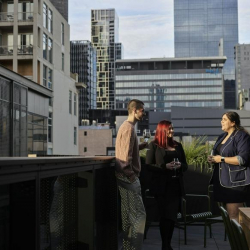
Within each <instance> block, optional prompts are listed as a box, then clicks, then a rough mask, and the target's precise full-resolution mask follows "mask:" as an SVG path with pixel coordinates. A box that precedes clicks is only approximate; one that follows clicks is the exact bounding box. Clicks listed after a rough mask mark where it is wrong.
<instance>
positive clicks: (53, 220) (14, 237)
mask: <svg viewBox="0 0 250 250" xmlns="http://www.w3.org/2000/svg"><path fill="white" fill-rule="evenodd" d="M114 162H115V158H114V157H108V156H107V157H105V156H104V157H53V156H52V157H37V158H28V157H0V166H1V167H0V215H1V217H0V219H1V220H0V228H1V234H0V249H34V250H45V249H67V250H78V249H89V250H94V249H95V250H117V249H118V223H117V217H118V216H117V212H118V206H117V204H118V200H117V199H118V196H117V186H116V178H115V174H114ZM24 225H25V230H23V228H24Z"/></svg>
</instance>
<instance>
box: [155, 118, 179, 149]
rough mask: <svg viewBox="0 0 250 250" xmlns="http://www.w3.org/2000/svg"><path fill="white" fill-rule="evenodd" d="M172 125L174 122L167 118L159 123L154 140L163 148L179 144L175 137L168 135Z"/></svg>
mask: <svg viewBox="0 0 250 250" xmlns="http://www.w3.org/2000/svg"><path fill="white" fill-rule="evenodd" d="M170 125H172V123H171V122H169V121H167V120H163V121H160V122H159V123H158V125H157V128H156V132H155V140H154V141H155V144H156V145H158V146H159V147H161V148H167V146H170V147H176V146H177V144H176V142H175V141H174V139H173V137H167V132H168V130H169V127H170Z"/></svg>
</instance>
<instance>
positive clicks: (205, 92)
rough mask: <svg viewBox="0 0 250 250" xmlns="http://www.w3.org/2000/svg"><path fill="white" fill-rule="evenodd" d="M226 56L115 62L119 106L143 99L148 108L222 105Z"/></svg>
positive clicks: (168, 108) (116, 98) (123, 106)
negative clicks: (223, 70)
mask: <svg viewBox="0 0 250 250" xmlns="http://www.w3.org/2000/svg"><path fill="white" fill-rule="evenodd" d="M225 61H226V57H218V56H217V57H200V58H154V59H123V60H117V61H116V74H115V75H116V78H115V84H116V86H115V100H116V109H118V110H126V109H127V103H128V102H129V101H130V100H131V99H135V98H136V99H137V98H138V99H140V100H142V101H143V102H144V104H145V108H146V110H149V111H155V112H170V111H171V106H183V107H220V108H222V106H223V104H222V103H223V94H222V92H223V75H222V69H223V65H224V63H225Z"/></svg>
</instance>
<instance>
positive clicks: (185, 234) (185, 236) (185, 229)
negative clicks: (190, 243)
mask: <svg viewBox="0 0 250 250" xmlns="http://www.w3.org/2000/svg"><path fill="white" fill-rule="evenodd" d="M184 242H185V245H187V226H186V224H184Z"/></svg>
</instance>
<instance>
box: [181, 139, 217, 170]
mask: <svg viewBox="0 0 250 250" xmlns="http://www.w3.org/2000/svg"><path fill="white" fill-rule="evenodd" d="M182 146H183V149H184V152H185V155H186V160H187V164H188V165H194V166H195V168H196V169H200V170H201V172H202V171H203V170H205V171H207V172H210V171H211V166H210V164H209V163H208V162H207V157H208V155H210V153H211V150H212V148H213V145H211V144H209V143H208V142H207V136H199V137H194V138H192V141H191V142H185V143H182Z"/></svg>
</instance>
